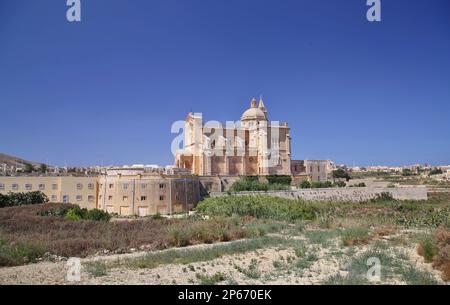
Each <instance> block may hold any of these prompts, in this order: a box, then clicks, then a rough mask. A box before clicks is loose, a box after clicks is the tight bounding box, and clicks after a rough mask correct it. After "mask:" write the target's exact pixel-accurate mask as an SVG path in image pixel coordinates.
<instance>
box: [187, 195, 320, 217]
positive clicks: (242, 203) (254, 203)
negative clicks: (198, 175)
mask: <svg viewBox="0 0 450 305" xmlns="http://www.w3.org/2000/svg"><path fill="white" fill-rule="evenodd" d="M196 210H197V211H198V212H199V213H203V214H206V215H211V216H233V215H238V216H252V217H256V218H264V219H274V220H284V221H295V220H297V219H305V220H312V219H315V218H316V215H317V214H318V213H319V212H320V209H319V208H318V206H317V205H314V204H309V203H307V202H305V201H302V200H290V199H284V198H279V197H270V196H263V195H255V196H223V197H214V198H207V199H205V200H203V201H202V202H200V203H199V204H198V205H197V209H196Z"/></svg>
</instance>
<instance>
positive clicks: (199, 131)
mask: <svg viewBox="0 0 450 305" xmlns="http://www.w3.org/2000/svg"><path fill="white" fill-rule="evenodd" d="M175 166H176V167H178V168H185V169H189V170H191V171H192V173H193V174H196V175H199V176H214V175H224V176H241V175H244V176H245V175H291V137H290V129H289V126H288V124H287V123H279V122H278V121H269V117H268V111H267V109H266V107H265V105H264V101H263V100H262V98H261V99H260V100H259V103H258V102H257V100H256V99H255V98H253V99H252V100H251V102H250V108H248V109H247V110H245V111H244V113H243V114H242V116H241V118H240V120H239V121H236V122H227V123H226V124H225V126H222V125H221V124H219V123H217V122H215V123H209V122H207V123H205V124H204V123H203V120H202V116H201V114H194V113H189V114H188V116H187V118H186V120H185V127H184V141H183V149H181V150H179V151H178V152H177V153H176V156H175Z"/></svg>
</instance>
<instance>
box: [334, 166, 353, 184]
mask: <svg viewBox="0 0 450 305" xmlns="http://www.w3.org/2000/svg"><path fill="white" fill-rule="evenodd" d="M332 175H333V178H335V179H339V178H343V179H345V180H346V181H349V180H350V179H351V177H350V175H349V173H348V172H347V171H346V170H344V169H343V168H338V169H336V170H334V171H333V172H332Z"/></svg>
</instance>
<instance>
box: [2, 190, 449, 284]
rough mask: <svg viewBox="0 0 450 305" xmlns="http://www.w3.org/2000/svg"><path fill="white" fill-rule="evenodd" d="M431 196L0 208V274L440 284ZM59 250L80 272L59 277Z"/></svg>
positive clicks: (440, 226) (441, 227) (437, 225)
mask: <svg viewBox="0 0 450 305" xmlns="http://www.w3.org/2000/svg"><path fill="white" fill-rule="evenodd" d="M429 197H430V198H429V200H428V201H423V202H406V201H396V200H393V199H390V198H380V199H378V200H374V201H371V202H365V203H359V204H355V203H333V202H300V201H291V200H285V199H274V198H271V197H266V196H256V197H251V198H250V197H239V198H236V197H230V198H226V199H207V200H205V201H204V202H202V203H201V204H200V205H199V207H198V212H197V214H196V215H195V216H191V217H184V218H180V219H165V218H162V219H159V218H158V219H155V218H144V219H129V220H121V221H109V222H102V221H92V220H78V221H73V220H68V219H66V218H64V217H61V216H57V215H58V213H57V211H58V210H61V209H67V208H69V207H70V206H66V205H63V204H44V205H33V206H22V207H14V208H3V209H0V264H1V265H2V266H3V267H0V284H41V283H43V284H445V283H446V281H449V280H450V230H449V227H450V219H449V214H450V213H449V211H450V195H449V193H436V194H430V196H429ZM48 211H54V212H55V211H56V212H55V213H51V212H48ZM42 215H47V216H42ZM205 216H206V217H205ZM68 257H81V258H82V260H81V262H82V273H81V281H79V282H75V283H74V282H68V281H67V279H66V274H67V266H66V261H65V260H66V259H67V258H68ZM369 258H377V259H378V260H379V262H380V264H381V269H380V278H379V279H378V280H375V281H374V280H373V279H369V278H368V277H367V276H366V275H367V272H368V269H369V268H370V266H369V265H368V259H369ZM447 283H448V282H447Z"/></svg>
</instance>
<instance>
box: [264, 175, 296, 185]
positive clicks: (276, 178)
mask: <svg viewBox="0 0 450 305" xmlns="http://www.w3.org/2000/svg"><path fill="white" fill-rule="evenodd" d="M266 179H267V181H268V182H269V184H285V185H291V182H292V177H291V176H287V175H269V176H267V177H266Z"/></svg>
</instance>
